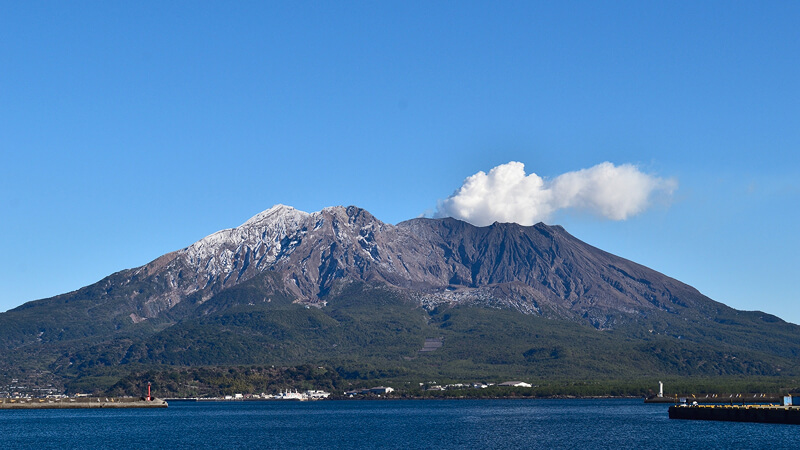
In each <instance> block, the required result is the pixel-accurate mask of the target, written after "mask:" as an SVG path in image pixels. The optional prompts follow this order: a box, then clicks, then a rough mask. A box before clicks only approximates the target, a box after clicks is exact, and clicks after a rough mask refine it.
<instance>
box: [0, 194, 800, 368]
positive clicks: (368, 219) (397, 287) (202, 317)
mask: <svg viewBox="0 0 800 450" xmlns="http://www.w3.org/2000/svg"><path fill="white" fill-rule="evenodd" d="M495 322H496V323H495ZM387 326H388V330H389V331H388V332H387ZM392 330H393V331H392ZM514 330H516V331H514ZM537 330H540V331H542V330H544V331H545V332H544V333H542V332H539V331H537ZM548 330H549V331H548ZM557 330H558V331H557ZM564 330H572V331H570V332H569V333H566V334H564ZM443 336H449V341H448V343H447V344H446V345H444V346H443V347H442V349H441V350H437V351H435V352H431V354H432V355H436V356H431V357H430V358H433V359H436V358H440V359H441V358H444V359H441V361H440V364H444V365H445V366H446V365H447V364H450V363H452V362H453V361H456V360H458V361H467V360H469V361H470V363H469V364H472V366H474V368H475V370H478V368H480V370H488V371H489V372H491V370H492V369H491V367H493V364H492V363H491V362H490V361H491V360H492V358H493V357H492V356H491V354H492V353H493V352H494V354H499V353H503V352H502V351H500V352H499V353H498V351H497V349H495V350H492V349H491V346H497V345H500V346H504V345H505V346H506V347H508V348H509V349H513V351H512V350H509V351H511V353H508V354H507V355H506V356H505V357H503V358H500V359H497V358H495V360H496V362H497V365H500V366H502V365H504V364H505V365H506V366H507V367H512V366H513V367H515V369H514V370H515V371H517V372H520V371H522V372H525V371H530V370H535V371H542V370H558V371H561V372H564V373H565V374H569V371H570V369H569V368H570V367H572V368H573V369H574V371H573V372H574V373H584V372H585V369H586V367H587V364H588V366H591V365H593V364H594V365H596V364H598V361H596V359H597V358H599V357H600V356H599V355H606V356H603V358H608V359H613V358H614V356H613V355H614V353H615V352H616V351H625V352H630V353H631V354H634V355H639V354H641V353H642V352H645V353H647V356H646V358H645V359H647V361H649V362H647V363H641V362H640V363H641V364H642V367H641V369H642V370H655V371H665V372H669V371H670V370H672V372H679V371H681V370H684V371H685V370H689V369H692V368H693V369H692V370H696V371H698V373H706V372H707V373H710V374H714V373H721V372H730V373H737V372H741V373H763V374H777V373H781V371H783V373H785V372H786V370H787V368H790V367H792V366H793V364H795V363H796V362H797V359H796V358H797V357H798V355H800V339H798V338H800V327H797V326H795V325H792V324H787V323H785V322H783V321H781V320H780V319H778V318H775V317H773V316H769V315H767V314H763V313H757V312H756V313H746V312H741V311H736V310H733V309H731V308H728V307H727V306H725V305H723V304H721V303H718V302H715V301H713V300H711V299H709V298H707V297H705V296H703V295H702V294H700V293H699V292H698V291H697V290H695V289H694V288H692V287H690V286H688V285H686V284H683V283H681V282H679V281H677V280H674V279H672V278H669V277H667V276H665V275H663V274H660V273H658V272H656V271H653V270H651V269H648V268H646V267H644V266H641V265H639V264H636V263H634V262H631V261H628V260H625V259H623V258H620V257H617V256H614V255H612V254H609V253H606V252H603V251H602V250H599V249H596V248H594V247H592V246H590V245H588V244H586V243H584V242H581V241H580V240H578V239H576V238H574V237H573V236H571V235H570V234H569V233H567V232H566V231H565V230H564V229H563V228H561V227H559V226H547V225H544V224H541V223H540V224H537V225H535V226H531V227H524V226H520V225H517V224H513V223H505V224H501V223H495V224H493V225H491V226H488V227H475V226H472V225H470V224H467V223H465V222H462V221H458V220H454V219H422V218H420V219H413V220H409V221H406V222H402V223H400V224H397V225H391V224H386V223H383V222H381V221H379V220H378V219H376V218H375V217H373V216H372V215H371V214H370V213H369V212H367V211H365V210H363V209H360V208H357V207H353V206H351V207H346V208H345V207H332V208H326V209H323V210H322V211H319V212H314V213H306V212H302V211H298V210H296V209H294V208H291V207H288V206H283V205H277V206H275V207H273V208H270V209H268V210H266V211H264V212H262V213H260V214H258V215H256V216H254V217H253V218H251V219H250V220H248V221H247V222H245V223H244V224H242V225H241V226H239V227H237V228H233V229H228V230H222V231H219V232H217V233H214V234H212V235H209V236H207V237H206V238H204V239H201V240H200V241H198V242H196V243H194V244H192V245H191V246H189V247H187V248H184V249H182V250H179V251H176V252H172V253H169V254H166V255H163V256H161V257H159V258H157V259H155V260H154V261H152V262H151V263H149V264H147V265H145V266H143V267H139V268H135V269H130V270H125V271H122V272H118V273H116V274H113V275H111V276H109V277H107V278H105V279H103V280H101V281H99V282H98V283H96V284H94V285H91V286H87V287H85V288H82V289H80V290H78V291H75V292H71V293H68V294H63V295H60V296H56V297H53V298H50V299H44V300H39V301H35V302H29V303H26V304H24V305H22V306H20V307H18V308H16V309H14V310H11V311H8V312H6V313H3V314H0V366H4V367H12V366H13V367H17V368H30V369H47V370H50V371H54V372H57V373H58V372H59V371H61V372H63V373H65V374H66V373H72V374H75V373H77V372H76V371H80V370H88V369H91V368H96V367H121V366H125V365H126V364H145V365H147V364H164V363H167V364H179V365H180V364H184V365H186V364H189V365H191V364H234V363H236V362H237V361H238V362H240V363H243V364H248V363H281V362H289V361H291V362H298V363H303V362H313V361H339V363H342V361H344V360H346V359H347V358H351V360H350V362H349V363H347V364H350V365H358V364H360V363H362V362H363V361H364V360H366V361H369V363H370V364H376V365H381V364H384V365H389V366H391V365H392V364H396V363H397V362H398V361H401V362H402V361H405V362H403V364H405V365H406V366H409V365H410V366H413V365H414V364H418V362H415V361H416V360H417V357H418V356H419V355H417V353H416V352H417V351H418V350H419V349H420V348H422V346H423V345H424V343H425V342H426V339H428V340H430V339H432V338H435V339H439V338H443ZM556 337H558V338H556ZM609 339H610V340H609ZM517 340H521V341H522V342H513V343H512V342H509V341H517ZM631 340H633V341H631ZM534 341H535V342H534ZM623 341H626V342H634V343H635V345H634V344H630V345H628V344H624V345H623V344H621V342H623ZM459 342H461V343H460V344H459ZM490 343H491V344H490ZM578 343H580V344H578ZM334 344H335V345H334ZM534 344H535V345H534ZM578 345H581V346H584V347H587V348H590V349H591V348H593V346H594V347H596V346H597V345H600V346H601V347H602V349H601V348H599V347H597V348H594V349H593V350H591V351H588V352H585V351H582V350H580V348H579V347H577V346H578ZM214 346H217V347H219V348H226V349H227V350H224V351H223V350H220V349H219V348H218V349H216V350H214V349H213V348H214ZM484 347H485V348H484ZM467 349H471V350H472V353H470V352H468V351H467ZM559 349H561V350H559ZM611 349H616V350H611ZM482 352H483V353H482ZM353 355H355V358H353ZM526 355H527V356H526ZM542 355H550V356H547V357H546V358H544V359H543V357H542ZM553 355H555V356H553ZM570 355H571V356H570ZM658 355H661V356H658ZM426 357H427V356H426ZM376 358H377V359H376ZM648 358H649V359H648ZM737 358H738V360H737ZM635 359H636V358H634V360H635ZM359 360H360V361H359ZM543 361H544V362H543ZM659 361H660V362H659ZM342 364H345V363H342ZM464 364H466V363H464ZM609 364H610V363H607V364H606V366H608V365H609ZM631 364H639V363H631ZM345 365H346V364H345ZM795 365H796V364H795ZM601 366H602V364H601ZM548 367H550V369H547V368H548ZM615 367H616V366H615ZM618 369H619V371H620V373H624V372H625V369H624V368H623V369H620V368H618ZM420 370H422V369H420ZM614 370H617V369H614Z"/></svg>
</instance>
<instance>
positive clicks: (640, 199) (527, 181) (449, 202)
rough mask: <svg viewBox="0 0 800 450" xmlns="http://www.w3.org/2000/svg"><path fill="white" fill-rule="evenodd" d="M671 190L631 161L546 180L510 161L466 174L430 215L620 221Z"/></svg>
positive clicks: (671, 183)
mask: <svg viewBox="0 0 800 450" xmlns="http://www.w3.org/2000/svg"><path fill="white" fill-rule="evenodd" d="M676 188H677V182H676V181H675V180H673V179H663V178H659V177H656V176H653V175H649V174H646V173H643V172H641V171H640V170H639V169H638V168H637V167H636V166H634V165H631V164H622V165H619V166H615V165H614V164H612V163H610V162H604V163H601V164H598V165H596V166H594V167H591V168H588V169H582V170H578V171H575V172H567V173H565V174H563V175H559V176H557V177H556V178H554V179H552V180H546V179H544V178H542V177H540V176H539V175H536V174H535V173H531V174H527V175H526V174H525V165H524V164H522V163H521V162H516V161H511V162H509V163H507V164H501V165H499V166H497V167H495V168H494V169H492V170H490V171H489V173H488V174H487V173H485V172H483V171H481V172H478V173H476V174H475V175H472V176H470V177H468V178H467V179H466V180H464V183H463V184H462V185H461V187H460V188H459V189H458V190H457V191H456V192H454V193H453V195H451V196H450V197H448V198H447V199H445V200H442V201H440V202H439V204H438V207H437V211H436V213H435V214H434V215H435V216H436V217H454V218H456V219H461V220H464V221H467V222H470V223H472V224H474V225H478V226H484V225H490V224H492V223H494V222H516V223H519V224H521V225H533V224H534V223H537V222H540V221H544V220H547V219H548V218H549V217H550V216H551V215H552V214H553V213H555V212H556V211H558V210H562V209H574V210H579V211H587V212H590V213H592V214H596V215H598V216H601V217H604V218H607V219H610V220H625V219H627V218H629V217H632V216H635V215H637V214H639V213H641V212H643V211H644V210H646V209H647V207H648V206H650V204H651V202H652V200H653V198H654V197H655V196H657V195H666V196H669V195H671V194H672V192H673V191H674V190H675V189H676Z"/></svg>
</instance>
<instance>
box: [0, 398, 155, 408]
mask: <svg viewBox="0 0 800 450" xmlns="http://www.w3.org/2000/svg"><path fill="white" fill-rule="evenodd" d="M167 406H169V405H168V404H167V402H166V401H164V400H162V399H159V398H154V399H152V400H146V399H145V398H136V397H77V398H3V399H0V410H2V409H85V408H166V407H167Z"/></svg>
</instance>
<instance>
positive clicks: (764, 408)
mask: <svg viewBox="0 0 800 450" xmlns="http://www.w3.org/2000/svg"><path fill="white" fill-rule="evenodd" d="M669 418H670V419H687V420H721V421H728V422H758V423H782V424H792V425H800V406H777V405H673V406H670V407H669Z"/></svg>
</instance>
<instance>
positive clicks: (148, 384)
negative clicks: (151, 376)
mask: <svg viewBox="0 0 800 450" xmlns="http://www.w3.org/2000/svg"><path fill="white" fill-rule="evenodd" d="M152 400H153V398H152V397H150V382H149V381H148V382H147V401H148V402H149V401H152Z"/></svg>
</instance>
